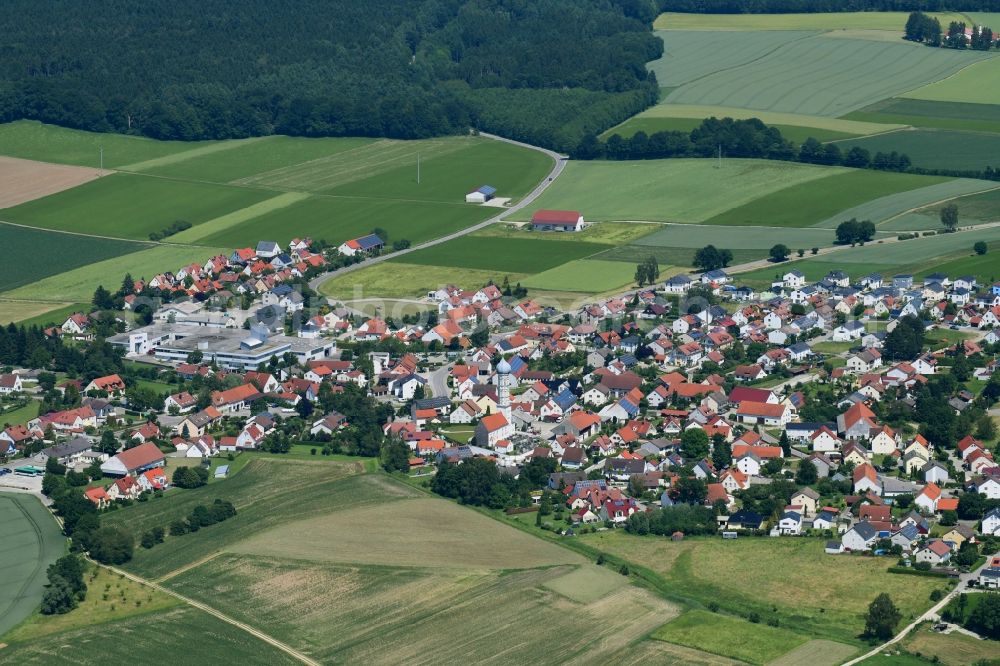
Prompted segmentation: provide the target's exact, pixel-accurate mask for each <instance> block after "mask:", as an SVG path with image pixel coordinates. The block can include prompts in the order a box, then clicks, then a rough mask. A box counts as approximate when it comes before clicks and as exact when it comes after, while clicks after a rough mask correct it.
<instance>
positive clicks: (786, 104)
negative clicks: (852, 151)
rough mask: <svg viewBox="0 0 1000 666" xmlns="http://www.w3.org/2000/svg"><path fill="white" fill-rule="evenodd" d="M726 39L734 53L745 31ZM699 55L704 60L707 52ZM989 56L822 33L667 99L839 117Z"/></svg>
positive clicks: (690, 85)
mask: <svg viewBox="0 0 1000 666" xmlns="http://www.w3.org/2000/svg"><path fill="white" fill-rule="evenodd" d="M730 34H731V35H733V39H732V41H731V44H730V48H733V49H737V50H738V49H739V48H740V47H739V44H740V40H741V38H742V37H741V35H743V34H744V33H730ZM748 39H749V38H748ZM704 55H705V56H706V57H708V52H707V50H706V51H705V52H704ZM989 57H991V56H989V55H984V54H983V53H982V52H974V53H973V52H960V51H954V50H950V49H928V48H925V47H922V46H919V45H916V44H909V43H892V42H881V41H871V40H862V39H828V38H826V37H825V36H823V35H822V34H821V35H817V36H814V37H808V38H805V39H799V40H796V41H793V42H790V43H788V44H785V45H783V46H781V47H780V48H778V49H775V50H774V51H772V52H771V53H770V54H769V55H767V56H765V57H763V58H759V59H757V60H755V61H752V62H747V63H746V64H744V65H741V66H739V67H731V68H729V69H727V70H725V71H722V72H718V73H715V74H710V75H708V76H704V77H702V78H700V79H698V80H696V81H693V82H691V83H688V84H686V85H683V86H681V87H680V88H677V89H676V90H674V91H673V92H672V93H670V95H669V96H667V98H666V100H665V101H666V102H668V103H671V104H716V105H727V106H738V107H742V108H748V109H762V110H769V111H786V112H791V113H800V114H806V115H820V116H840V115H843V114H845V113H849V112H851V111H854V110H856V109H860V108H862V107H864V106H867V105H870V104H871V103H872V102H875V101H877V100H880V99H885V98H887V97H892V96H893V95H898V94H901V93H904V92H906V91H908V90H912V89H914V88H916V87H918V86H922V85H925V84H927V83H931V82H933V81H937V80H939V79H942V78H944V77H946V76H948V75H950V74H953V73H954V72H957V71H958V70H960V69H961V68H963V67H965V66H967V65H969V64H970V63H972V62H975V61H976V60H981V59H983V58H989Z"/></svg>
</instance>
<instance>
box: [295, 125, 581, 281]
mask: <svg viewBox="0 0 1000 666" xmlns="http://www.w3.org/2000/svg"><path fill="white" fill-rule="evenodd" d="M479 136H482V137H485V138H487V139H494V140H495V141H503V142H504V143H510V144H513V145H515V146H521V147H522V148H530V149H531V150H537V151H538V152H540V153H545V154H546V155H548V156H549V157H551V158H552V160H553V162H554V164H553V165H552V170H551V171H550V172H549V174H548V176H546V177H545V179H544V180H543V181H542V182H540V183H539V184H538V185H537V186H536V187H535V189H533V190H532V191H531V192H529V193H528V194H527V195H526V196H524V197H523V198H522V199H521V200H520V201H518V202H517V203H516V204H514V205H513V206H511V207H510V208H502V209H500V212H499V213H498V214H497V215H494V216H493V217H491V218H489V219H488V220H483V221H482V222H480V223H478V224H474V225H472V226H471V227H466V228H465V229H460V230H459V231H456V232H455V233H452V234H448V235H447V236H441V237H440V238H435V239H434V240H429V241H426V242H424V243H420V244H418V245H413V246H411V247H409V248H407V249H405V250H400V251H399V252H390V253H387V254H383V255H380V256H378V257H372V258H370V259H366V260H365V261H362V262H360V263H357V264H352V265H350V266H344V267H343V268H339V269H337V270H335V271H330V272H329V273H324V274H323V275H320V276H318V277H315V278H313V279H312V280H310V281H309V286H310V287H311V288H312V289H313V290H314V291H319V287H320V285H321V284H323V283H324V282H326V281H327V280H332V279H333V278H335V277H338V276H341V275H345V274H347V273H351V272H353V271H357V270H360V269H362V268H367V267H368V266H374V265H375V264H380V263H382V262H383V261H387V260H389V259H398V258H399V257H401V256H403V255H405V254H409V253H410V252H415V251H417V250H422V249H424V248H428V247H433V246H435V245H440V244H441V243H447V242H448V241H450V240H454V239H456V238H460V237H462V236H466V235H468V234H471V233H473V232H475V231H479V230H480V229H484V228H486V227H488V226H490V225H491V224H495V223H497V222H499V221H500V220H502V219H503V218H505V217H507V216H508V215H510V214H511V213H513V212H515V211H518V210H521V209H522V208H524V207H525V206H528V205H530V204H531V202H532V201H534V200H535V199H537V198H538V196H539V195H540V194H541V193H542V192H544V191H545V190H546V188H548V186H549V185H551V184H552V183H554V182H555V180H556V178H558V177H559V174H561V173H562V171H563V168H564V167H565V166H566V160H567V159H568V158H567V157H566V156H565V155H560V154H559V153H557V152H555V151H552V150H548V149H546V148H541V147H539V146H532V145H531V144H528V143H522V142H520V141H514V140H512V139H505V138H503V137H502V136H496V135H495V134H486V133H485V132H481V133H480V134H479Z"/></svg>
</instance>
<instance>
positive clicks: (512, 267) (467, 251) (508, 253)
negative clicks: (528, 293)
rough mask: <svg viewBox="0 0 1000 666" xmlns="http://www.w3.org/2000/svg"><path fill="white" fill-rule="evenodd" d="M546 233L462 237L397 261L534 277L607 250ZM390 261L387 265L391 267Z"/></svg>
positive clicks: (601, 246) (410, 254)
mask: <svg viewBox="0 0 1000 666" xmlns="http://www.w3.org/2000/svg"><path fill="white" fill-rule="evenodd" d="M548 235H552V234H546V233H545V232H537V233H535V232H533V233H532V236H531V237H530V238H529V237H521V238H476V237H475V236H462V237H460V238H456V239H454V240H450V241H448V242H447V243H442V244H440V245H435V246H433V247H429V248H426V249H423V250H417V251H416V252H411V253H409V254H407V255H405V256H403V257H400V259H399V262H400V263H404V264H422V265H427V266H454V267H457V268H473V269H480V270H494V271H500V272H503V271H507V272H510V273H537V272H541V271H545V270H548V269H550V268H555V267H556V266H559V265H561V264H564V263H566V262H567V261H572V260H574V259H582V258H584V257H589V256H590V255H592V254H596V253H598V252H600V251H601V250H604V249H606V246H605V245H601V244H597V243H584V242H580V241H575V242H574V241H550V240H546V236H548ZM394 261H395V260H390V261H389V263H394Z"/></svg>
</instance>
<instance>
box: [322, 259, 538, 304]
mask: <svg viewBox="0 0 1000 666" xmlns="http://www.w3.org/2000/svg"><path fill="white" fill-rule="evenodd" d="M412 254H415V253H411V254H408V255H405V257H403V258H408V257H410V256H412ZM505 277H507V278H509V279H510V283H511V284H512V285H513V284H515V283H516V282H518V281H519V280H521V279H523V278H524V277H525V275H524V274H523V273H515V272H509V271H495V270H486V269H483V270H479V269H470V268H459V267H455V266H425V265H419V264H409V263H406V262H403V261H391V262H388V261H387V262H383V263H381V264H375V265H374V266H366V267H365V268H362V269H360V270H356V271H352V272H350V273H345V274H343V275H337V276H335V277H333V278H332V279H330V280H327V281H326V282H324V283H323V284H322V286H321V287H320V292H322V293H323V294H324V295H326V296H329V297H330V298H336V299H338V300H353V299H358V298H413V297H419V296H426V295H427V292H429V291H435V290H437V289H440V288H441V287H443V286H445V285H448V284H454V285H461V286H462V288H463V289H478V288H479V287H482V286H485V285H486V284H488V283H489V282H490V281H491V280H492V281H493V282H495V283H496V284H501V283H502V282H503V279H504V278H505Z"/></svg>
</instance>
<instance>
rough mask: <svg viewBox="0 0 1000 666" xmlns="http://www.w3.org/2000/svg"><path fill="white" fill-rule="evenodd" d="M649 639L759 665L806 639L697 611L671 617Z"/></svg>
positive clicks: (774, 629) (733, 618) (727, 616)
mask: <svg viewBox="0 0 1000 666" xmlns="http://www.w3.org/2000/svg"><path fill="white" fill-rule="evenodd" d="M653 638H655V639H657V640H661V641H667V642H670V643H678V644H680V645H685V646H687V647H692V648H696V649H698V650H704V651H705V652H711V653H712V654H721V655H723V656H725V657H732V658H734V659H739V660H741V661H745V662H747V663H750V664H760V665H761V666H763V664H766V663H768V662H770V661H772V660H774V659H777V658H778V657H780V656H781V655H783V654H785V653H786V652H790V651H792V650H794V649H795V648H797V647H798V646H800V645H802V644H804V643H805V642H806V641H808V640H809V639H808V638H806V637H805V636H802V635H801V634H796V633H794V632H791V631H789V630H788V629H782V628H780V627H769V626H767V625H761V624H759V623H758V624H753V623H751V622H748V621H746V620H744V619H742V618H738V617H733V616H731V615H719V614H717V613H709V612H708V611H698V610H693V611H688V612H686V613H684V614H683V615H681V616H680V617H678V618H676V619H674V620H671V621H670V622H668V623H667V624H665V625H663V627H661V628H660V629H658V630H656V632H654V633H653Z"/></svg>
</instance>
